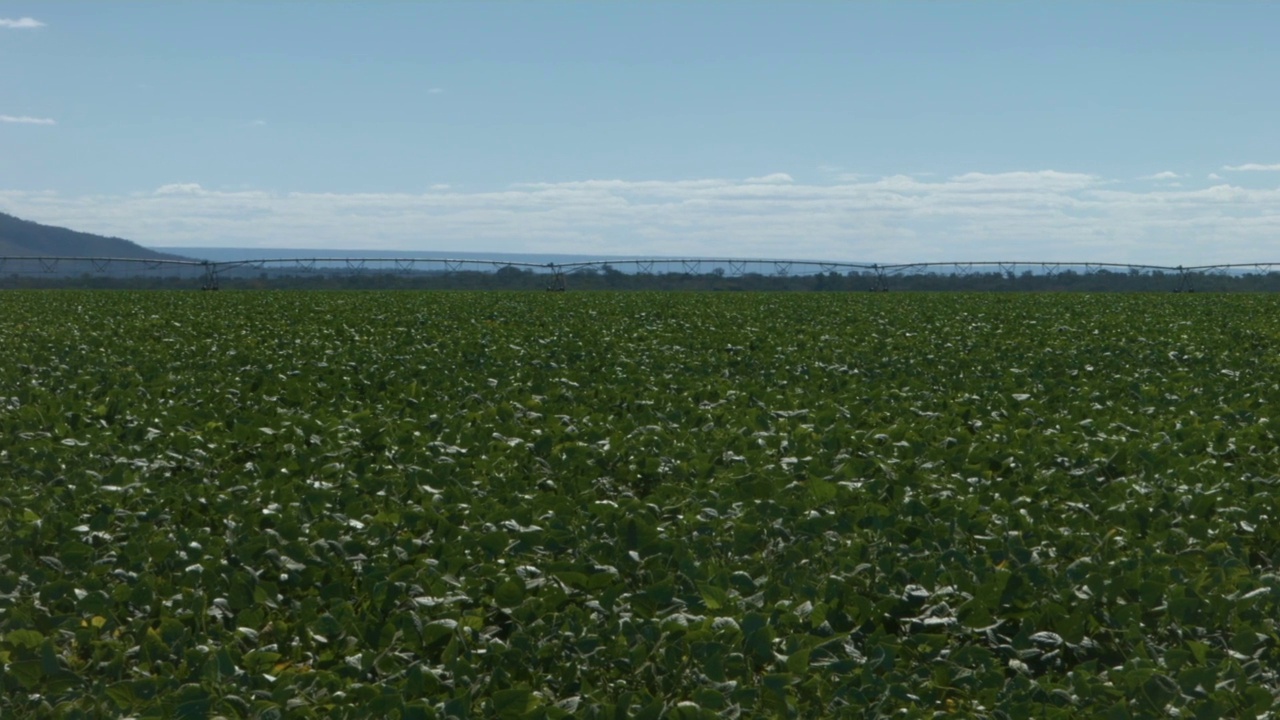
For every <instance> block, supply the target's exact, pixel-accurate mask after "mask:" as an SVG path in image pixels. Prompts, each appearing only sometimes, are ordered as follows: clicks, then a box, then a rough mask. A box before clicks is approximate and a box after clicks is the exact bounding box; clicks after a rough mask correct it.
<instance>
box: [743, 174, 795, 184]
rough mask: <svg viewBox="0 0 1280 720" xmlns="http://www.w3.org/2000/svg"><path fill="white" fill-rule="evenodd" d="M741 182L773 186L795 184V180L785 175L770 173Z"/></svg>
mask: <svg viewBox="0 0 1280 720" xmlns="http://www.w3.org/2000/svg"><path fill="white" fill-rule="evenodd" d="M743 182H748V183H752V184H764V185H773V184H777V183H793V182H795V179H793V178H792V177H791V176H790V175H788V174H786V173H770V174H768V175H761V176H760V177H750V178H747V179H746V180H744V181H743Z"/></svg>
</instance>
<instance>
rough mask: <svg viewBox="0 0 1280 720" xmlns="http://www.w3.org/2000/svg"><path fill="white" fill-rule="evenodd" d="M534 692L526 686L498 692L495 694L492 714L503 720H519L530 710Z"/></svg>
mask: <svg viewBox="0 0 1280 720" xmlns="http://www.w3.org/2000/svg"><path fill="white" fill-rule="evenodd" d="M532 698H533V692H532V691H531V690H530V689H529V688H528V687H524V686H520V687H514V688H508V689H506V690H498V691H497V692H495V693H494V694H493V702H492V713H493V716H494V717H498V718H502V719H503V720H518V719H519V718H522V717H524V714H525V712H526V711H528V710H529V706H530V702H531V700H532Z"/></svg>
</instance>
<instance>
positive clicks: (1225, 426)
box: [0, 291, 1280, 719]
mask: <svg viewBox="0 0 1280 720" xmlns="http://www.w3.org/2000/svg"><path fill="white" fill-rule="evenodd" d="M1277 400H1280V298H1278V297H1275V296H1270V295H1233V296H1214V295H1173V294H1158V295H1123V296H1122V295H1013V294H1004V295H912V294H893V293H890V294H887V295H881V294H806V295H790V294H658V293H654V294H642V293H638V294H574V293H567V294H546V293H527V294H516V293H511V294H504V293H494V294H466V293H394V292H383V293H319V292H316V293H302V292H300V293H284V292H279V293H276V292H262V293H247V292H246V293H235V292H224V293H194V292H187V293H177V292H173V293H163V292H155V293H144V292H139V293H128V292H119V293H109V292H100V293H92V292H71V291H66V292H9V293H5V294H0V487H2V488H3V489H2V492H0V664H2V665H3V671H2V674H0V717H5V718H9V717H103V716H131V717H138V718H144V717H175V716H177V717H208V716H218V715H220V716H224V717H228V718H237V717H241V718H248V717H260V718H269V717H288V718H293V717H373V716H387V717H395V716H397V715H398V716H400V717H405V718H411V717H412V718H437V717H438V718H446V717H456V718H468V717H473V718H494V717H496V718H558V717H577V718H602V719H603V718H609V719H613V718H668V717H669V718H703V717H705V718H713V717H722V716H724V717H733V716H740V717H773V716H776V717H797V718H810V717H819V716H832V717H868V718H870V717H890V716H892V717H905V718H927V717H993V718H994V717H1008V718H1024V717H1033V716H1034V717H1104V716H1105V717H1117V718H1120V717H1171V716H1180V717H1198V718H1218V717H1227V716H1231V717H1246V716H1247V717H1254V716H1259V715H1264V714H1266V713H1269V712H1271V708H1272V707H1273V705H1275V704H1276V701H1277V693H1280V676H1278V675H1277V671H1278V670H1280V650H1277V647H1276V646H1277V641H1280V633H1278V630H1277V619H1278V618H1280V607H1278V606H1277V599H1278V598H1280V595H1278V593H1277V589H1278V588H1280V575H1277V574H1276V572H1277V570H1276V567H1277V564H1278V563H1280V524H1278V523H1277V522H1276V519H1277V515H1278V514H1280V509H1278V506H1277V503H1276V500H1275V493H1276V490H1277V477H1280V449H1278V447H1277V436H1276V430H1275V429H1273V428H1272V427H1271V422H1270V419H1271V415H1272V414H1273V411H1274V408H1275V406H1274V403H1276V402H1277ZM1265 716H1269V715H1265Z"/></svg>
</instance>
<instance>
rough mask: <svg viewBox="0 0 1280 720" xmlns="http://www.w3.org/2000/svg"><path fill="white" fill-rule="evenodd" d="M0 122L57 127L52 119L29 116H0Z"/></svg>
mask: <svg viewBox="0 0 1280 720" xmlns="http://www.w3.org/2000/svg"><path fill="white" fill-rule="evenodd" d="M0 122H3V123H18V124H20V125H57V124H58V123H57V122H56V121H55V120H53V119H52V118H38V117H31V116H30V115H0Z"/></svg>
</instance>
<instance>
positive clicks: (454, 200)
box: [0, 170, 1280, 265]
mask: <svg viewBox="0 0 1280 720" xmlns="http://www.w3.org/2000/svg"><path fill="white" fill-rule="evenodd" d="M766 177H768V176H766ZM1128 187H1131V186H1127V185H1125V184H1123V183H1117V182H1114V181H1112V180H1110V179H1108V178H1105V177H1102V176H1099V175H1094V174H1087V173H1069V172H1061V171H1053V170H1040V171H1023V172H1005V173H965V174H961V175H956V176H953V177H950V178H938V179H922V178H920V177H913V176H908V175H893V176H888V177H881V178H868V179H866V180H849V181H836V182H832V183H820V184H819V183H815V184H808V183H797V182H795V181H794V180H792V181H791V182H767V183H765V182H748V181H745V180H730V179H722V178H702V179H690V180H673V181H666V180H638V181H635V180H616V179H615V180H607V179H606V180H580V181H574V182H559V183H522V184H515V185H509V186H507V187H505V188H500V189H496V190H491V191H484V192H479V191H465V192H464V191H461V190H457V189H453V188H446V187H442V186H440V185H435V186H430V187H429V188H428V189H425V190H422V191H420V192H414V193H315V192H306V193H304V192H268V191H256V190H234V191H232V190H214V189H208V188H205V187H203V186H201V185H200V184H199V183H194V182H183V183H174V184H169V185H164V186H161V187H159V188H156V189H154V190H150V191H147V192H140V193H135V194H129V195H83V196H72V195H62V194H58V193H52V192H24V191H4V190H0V211H3V212H9V213H13V214H15V215H18V216H19V217H24V218H29V219H32V220H36V221H38V222H48V223H53V224H57V225H62V226H66V227H72V228H76V229H81V230H87V231H90V232H98V233H103V234H108V235H116V236H120V237H127V238H130V239H132V240H137V241H139V242H142V243H144V244H149V245H163V246H183V245H185V246H202V245H203V246H209V245H222V246H239V247H254V246H261V247H268V246H269V247H282V248H283V247H305V248H314V249H355V250H358V249H370V250H372V249H404V250H420V251H439V252H441V253H447V252H449V251H456V250H473V251H486V252H495V253H497V252H537V253H551V252H562V253H574V254H589V255H595V254H599V255H655V256H660V255H667V256H699V255H700V256H731V257H773V258H778V257H790V258H797V259H801V258H816V259H828V260H853V261H867V262H896V261H924V260H947V261H951V260H1011V259H1012V260H1045V261H1064V262H1068V261H1085V260H1088V261H1094V262H1108V261H1110V262H1142V263H1155V264H1167V265H1176V264H1184V265H1195V264H1202V263H1216V262H1271V261H1280V257H1276V256H1275V251H1274V247H1275V243H1274V238H1275V237H1276V236H1277V235H1280V188H1272V189H1259V188H1245V187H1240V186H1236V185H1232V184H1230V183H1227V182H1219V183H1217V184H1214V185H1212V186H1209V187H1203V186H1195V185H1191V186H1189V187H1186V188H1181V187H1173V186H1171V185H1168V184H1161V185H1158V186H1156V187H1155V188H1154V189H1153V188H1146V189H1126V188H1128ZM1139 187H1141V186H1139ZM446 189H447V190H449V192H441V190H446Z"/></svg>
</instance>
